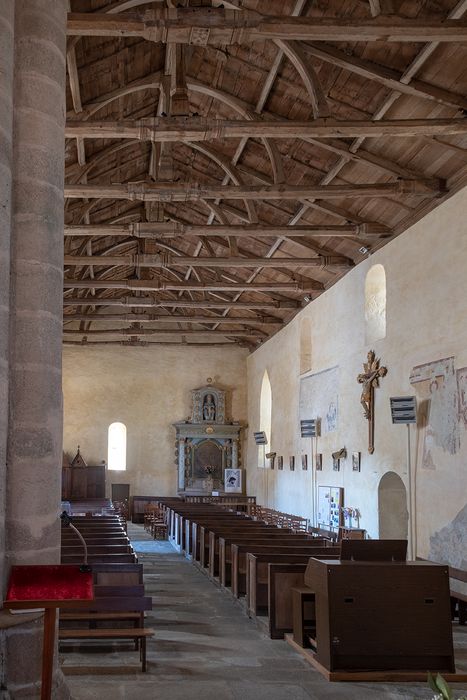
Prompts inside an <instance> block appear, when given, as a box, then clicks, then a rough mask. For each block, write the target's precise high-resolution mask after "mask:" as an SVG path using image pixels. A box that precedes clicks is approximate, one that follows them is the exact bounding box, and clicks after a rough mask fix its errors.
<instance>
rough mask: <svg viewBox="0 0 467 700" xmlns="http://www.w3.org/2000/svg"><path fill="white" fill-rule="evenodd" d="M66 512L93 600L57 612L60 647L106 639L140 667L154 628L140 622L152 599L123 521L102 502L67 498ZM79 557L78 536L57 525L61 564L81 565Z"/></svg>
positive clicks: (76, 538) (67, 647)
mask: <svg viewBox="0 0 467 700" xmlns="http://www.w3.org/2000/svg"><path fill="white" fill-rule="evenodd" d="M68 510H69V515H70V516H71V521H72V524H73V526H74V527H76V529H77V530H78V531H79V532H80V534H81V536H82V537H83V538H84V541H85V543H86V548H87V563H88V565H89V566H90V568H91V571H92V576H93V583H94V596H95V598H94V600H93V601H92V602H90V603H89V605H87V606H86V608H83V607H82V606H81V607H80V608H79V609H78V608H77V609H76V610H74V609H67V610H62V611H61V612H60V620H59V643H60V651H62V652H65V651H69V650H73V649H74V647H76V645H77V644H79V645H80V646H82V645H83V644H86V645H89V644H90V643H91V644H92V645H93V646H94V645H95V643H96V642H104V643H105V646H104V649H105V650H107V649H108V648H109V642H112V643H113V644H115V643H117V642H118V643H119V644H120V643H128V642H129V643H131V644H132V645H133V648H134V650H136V651H137V652H139V659H140V662H141V669H142V671H146V669H147V655H146V640H147V638H148V637H151V636H152V635H153V634H154V631H153V630H152V629H150V628H147V627H145V624H144V623H145V612H146V611H148V610H151V609H152V598H150V597H148V596H146V595H145V589H144V583H143V565H142V564H140V563H138V561H137V557H136V554H135V552H134V551H133V548H132V546H131V543H130V540H129V538H128V535H127V530H126V520H125V518H124V517H123V516H122V514H121V513H120V512H118V511H116V510H115V509H114V508H113V506H112V504H111V503H110V502H108V501H106V502H101V501H86V502H73V503H71V504H69V507H68ZM84 559H85V556H84V548H83V544H82V542H81V540H80V538H79V536H78V535H77V534H76V532H75V531H74V530H73V529H72V528H71V527H68V526H66V525H62V541H61V563H62V564H79V565H83V562H84ZM101 648H102V647H101ZM64 668H65V670H66V668H67V666H66V664H65V667H64Z"/></svg>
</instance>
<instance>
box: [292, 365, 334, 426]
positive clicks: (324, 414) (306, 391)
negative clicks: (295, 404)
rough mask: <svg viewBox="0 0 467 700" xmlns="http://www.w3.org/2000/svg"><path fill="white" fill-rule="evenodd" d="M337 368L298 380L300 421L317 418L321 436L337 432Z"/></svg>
mask: <svg viewBox="0 0 467 700" xmlns="http://www.w3.org/2000/svg"><path fill="white" fill-rule="evenodd" d="M338 395H339V367H331V368H330V369H326V370H324V371H323V372H317V373H316V374H311V375H309V376H308V377H303V379H301V380H300V398H299V413H300V420H310V419H311V418H319V419H320V422H321V435H326V434H327V433H333V432H334V431H335V430H337V426H338V419H339V404H338Z"/></svg>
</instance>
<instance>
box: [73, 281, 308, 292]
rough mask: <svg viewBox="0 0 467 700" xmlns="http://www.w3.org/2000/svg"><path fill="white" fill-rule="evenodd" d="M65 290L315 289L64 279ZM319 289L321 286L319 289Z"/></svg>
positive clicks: (293, 284) (260, 284)
mask: <svg viewBox="0 0 467 700" xmlns="http://www.w3.org/2000/svg"><path fill="white" fill-rule="evenodd" d="M63 287H64V288H65V289H132V290H138V291H141V292H155V291H165V290H171V291H180V290H182V291H185V290H191V291H208V292H211V291H216V292H231V291H235V292H238V291H244V292H275V291H281V292H284V291H287V292H308V291H314V290H315V289H316V287H315V285H313V284H306V285H303V284H301V283H300V282H274V281H270V282H254V283H248V282H243V283H242V282H222V281H219V280H212V281H210V282H191V281H187V282H176V281H175V282H174V281H169V280H165V279H164V280H160V279H159V280H130V279H120V280H115V279H112V280H109V279H105V280H102V279H94V280H74V279H70V278H65V279H64V281H63ZM319 288H320V289H321V286H320V287H319Z"/></svg>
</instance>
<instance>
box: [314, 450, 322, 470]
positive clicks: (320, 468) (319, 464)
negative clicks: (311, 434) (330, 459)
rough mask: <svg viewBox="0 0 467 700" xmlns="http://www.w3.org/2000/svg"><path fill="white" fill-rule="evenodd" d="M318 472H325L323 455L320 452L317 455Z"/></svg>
mask: <svg viewBox="0 0 467 700" xmlns="http://www.w3.org/2000/svg"><path fill="white" fill-rule="evenodd" d="M316 471H317V472H322V471H323V455H322V454H321V452H319V453H318V454H317V455H316Z"/></svg>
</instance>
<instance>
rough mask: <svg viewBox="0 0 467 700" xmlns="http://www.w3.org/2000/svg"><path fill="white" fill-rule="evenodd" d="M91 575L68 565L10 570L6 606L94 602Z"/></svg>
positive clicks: (22, 567) (19, 567) (16, 567)
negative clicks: (27, 603)
mask: <svg viewBox="0 0 467 700" xmlns="http://www.w3.org/2000/svg"><path fill="white" fill-rule="evenodd" d="M93 599H94V592H93V584H92V573H90V572H82V571H80V570H79V566H73V565H68V564H53V565H48V566H46V565H34V566H12V567H11V574H10V582H9V585H8V593H7V597H6V602H8V601H15V600H18V601H21V600H24V601H30V600H31V601H40V600H44V601H45V600H57V601H60V600H93Z"/></svg>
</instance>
